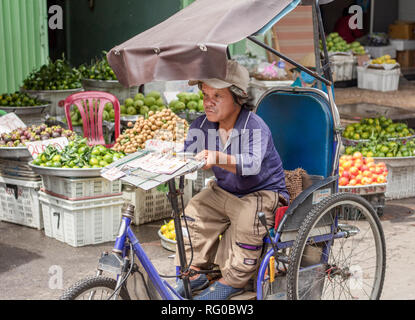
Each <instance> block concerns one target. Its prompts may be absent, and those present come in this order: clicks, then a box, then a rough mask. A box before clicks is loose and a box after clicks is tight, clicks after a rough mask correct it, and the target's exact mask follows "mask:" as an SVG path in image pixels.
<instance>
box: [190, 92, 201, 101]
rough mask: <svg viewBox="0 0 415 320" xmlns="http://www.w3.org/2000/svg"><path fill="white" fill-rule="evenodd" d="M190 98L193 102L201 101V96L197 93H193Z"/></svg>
mask: <svg viewBox="0 0 415 320" xmlns="http://www.w3.org/2000/svg"><path fill="white" fill-rule="evenodd" d="M189 98H190V100H192V101H196V102H197V101H199V99H200V96H199V94H197V93H191V94H190V95H189Z"/></svg>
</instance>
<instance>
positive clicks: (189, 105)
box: [187, 101, 198, 110]
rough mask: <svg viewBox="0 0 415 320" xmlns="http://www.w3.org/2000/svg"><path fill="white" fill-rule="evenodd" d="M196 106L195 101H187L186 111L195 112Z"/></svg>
mask: <svg viewBox="0 0 415 320" xmlns="http://www.w3.org/2000/svg"><path fill="white" fill-rule="evenodd" d="M197 106H198V104H197V102H196V101H189V102H188V103H187V109H190V110H196V109H197Z"/></svg>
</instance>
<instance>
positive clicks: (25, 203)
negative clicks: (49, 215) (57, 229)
mask: <svg viewBox="0 0 415 320" xmlns="http://www.w3.org/2000/svg"><path fill="white" fill-rule="evenodd" d="M41 186H42V183H41V182H40V181H25V180H18V179H11V178H7V177H4V176H0V220H2V221H7V222H12V223H16V224H20V225H24V226H27V227H31V228H36V229H38V230H41V229H43V218H42V212H41V205H40V202H39V194H38V191H39V189H40V187H41Z"/></svg>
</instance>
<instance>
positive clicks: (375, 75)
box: [357, 67, 401, 92]
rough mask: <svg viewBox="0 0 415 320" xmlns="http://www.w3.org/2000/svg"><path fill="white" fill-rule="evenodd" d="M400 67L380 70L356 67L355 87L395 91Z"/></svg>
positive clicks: (397, 85)
mask: <svg viewBox="0 0 415 320" xmlns="http://www.w3.org/2000/svg"><path fill="white" fill-rule="evenodd" d="M400 74H401V69H400V68H398V69H392V70H382V69H371V68H364V67H357V87H358V88H360V89H369V90H375V91H383V92H385V91H396V90H398V87H399V76H400Z"/></svg>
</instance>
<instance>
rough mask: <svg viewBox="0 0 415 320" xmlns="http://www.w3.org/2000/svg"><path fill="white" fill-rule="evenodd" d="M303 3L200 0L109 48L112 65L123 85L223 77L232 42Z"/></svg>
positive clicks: (261, 29) (292, 0)
mask: <svg viewBox="0 0 415 320" xmlns="http://www.w3.org/2000/svg"><path fill="white" fill-rule="evenodd" d="M299 2H300V0H196V1H195V2H194V3H192V4H191V5H190V6H188V7H186V8H185V9H183V10H181V11H179V12H178V13H176V14H175V15H173V16H171V17H170V18H168V19H167V20H165V21H163V22H161V23H160V24H158V25H156V26H154V27H153V28H151V29H148V30H146V31H144V32H142V33H140V34H138V35H137V36H135V37H133V38H131V39H130V40H128V41H126V42H124V43H123V44H121V45H118V46H116V47H114V48H113V49H111V50H110V51H109V52H108V54H107V57H108V62H109V64H110V66H111V67H112V69H113V70H114V72H115V74H116V76H117V78H118V80H119V82H120V83H121V84H122V85H124V86H125V87H131V86H137V85H141V84H144V83H147V82H152V81H169V80H188V79H209V78H223V77H224V76H225V71H226V60H227V54H226V50H227V47H228V45H229V44H232V43H235V42H238V41H240V40H242V39H245V38H246V37H247V36H250V35H253V34H260V33H263V32H265V31H266V30H268V29H269V28H271V27H272V26H273V25H274V24H275V23H276V22H277V21H278V20H279V19H281V18H282V17H284V16H285V15H286V14H287V13H289V12H290V11H291V10H293V9H294V8H295V7H296V6H297V5H298V4H299Z"/></svg>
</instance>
